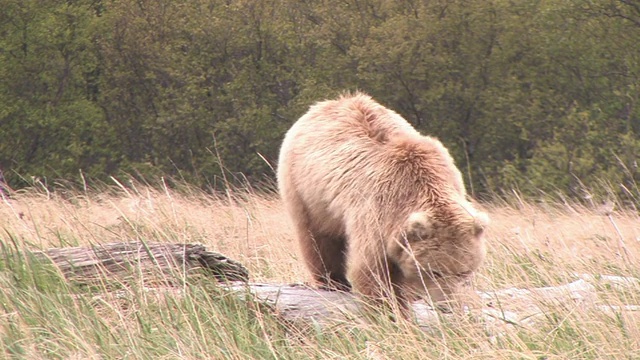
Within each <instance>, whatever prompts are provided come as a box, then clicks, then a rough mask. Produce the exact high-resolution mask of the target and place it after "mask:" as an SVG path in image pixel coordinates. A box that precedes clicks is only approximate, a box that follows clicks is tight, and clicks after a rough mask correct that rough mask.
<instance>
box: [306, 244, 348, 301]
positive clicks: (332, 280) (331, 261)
mask: <svg viewBox="0 0 640 360" xmlns="http://www.w3.org/2000/svg"><path fill="white" fill-rule="evenodd" d="M302 253H303V255H304V258H305V261H306V263H307V267H308V268H309V270H310V271H311V274H312V276H313V279H314V280H315V281H316V282H317V283H318V284H320V286H321V287H322V288H324V289H327V290H340V291H350V290H351V284H350V283H349V281H348V280H347V276H346V272H347V269H346V242H345V238H344V236H335V235H334V236H328V235H322V234H312V233H311V232H308V233H307V238H306V239H304V240H303V241H302Z"/></svg>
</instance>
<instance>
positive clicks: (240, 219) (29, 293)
mask: <svg viewBox="0 0 640 360" xmlns="http://www.w3.org/2000/svg"><path fill="white" fill-rule="evenodd" d="M1 200H2V201H1V202H0V228H1V230H0V289H2V291H0V347H1V348H2V349H4V350H3V351H2V352H1V353H0V357H2V358H7V359H9V358H29V359H41V358H52V359H391V358H395V359H637V358H640V311H638V312H635V311H632V310H631V309H627V310H625V309H624V308H622V307H616V306H617V305H623V304H640V287H638V286H637V285H636V286H635V287H633V286H631V287H630V288H628V289H620V288H617V287H611V286H606V285H602V286H596V289H597V303H598V304H603V305H611V309H613V310H611V311H600V310H597V309H594V308H591V307H584V306H579V305H578V304H574V303H572V302H553V301H548V302H544V300H540V301H541V302H544V303H541V304H538V305H539V306H540V307H541V308H543V309H544V313H543V314H541V315H542V316H541V317H540V319H541V320H539V321H538V322H537V325H536V326H534V327H531V326H520V325H518V324H514V325H512V326H509V327H508V329H507V330H506V331H504V332H501V333H495V332H490V331H487V328H486V326H485V324H483V322H482V321H477V320H474V316H473V310H471V312H470V313H469V314H467V315H465V316H447V315H442V318H441V319H440V320H441V321H439V322H438V323H437V326H436V327H435V328H434V330H433V331H428V332H425V331H423V330H421V329H420V328H419V327H418V326H416V325H415V324H413V323H411V322H409V321H404V320H398V321H395V322H394V321H391V320H389V318H388V317H386V316H379V317H377V318H372V319H370V321H364V322H363V321H348V320H345V321H344V322H340V323H337V324H335V325H332V326H307V327H299V326H293V325H291V324H289V323H287V322H285V321H282V319H280V318H279V317H278V316H277V315H275V314H272V313H271V312H270V311H269V310H268V309H267V308H265V307H264V306H261V305H260V304H259V303H258V302H256V301H253V300H251V299H240V298H238V297H237V296H234V295H230V294H229V293H227V292H225V291H224V290H222V289H220V288H218V287H216V286H214V285H212V284H209V283H206V282H204V281H202V280H198V281H192V282H185V283H184V284H183V285H182V286H181V287H180V288H179V289H177V290H176V291H169V290H166V291H149V289H147V288H145V287H144V286H137V285H136V284H135V283H134V284H121V285H122V286H120V288H119V289H118V290H117V291H114V290H113V289H112V288H111V287H107V286H104V287H101V286H92V287H80V286H76V285H74V284H73V283H70V282H68V281H66V280H65V279H64V278H63V277H62V276H61V275H60V274H59V273H56V272H55V271H51V269H50V268H47V267H46V266H38V265H37V264H35V265H34V264H33V263H32V262H30V261H29V259H28V253H27V252H26V251H27V250H38V249H47V248H52V247H67V246H79V245H94V244H100V243H107V242H121V241H131V240H137V241H147V242H167V243H202V244H204V245H206V246H207V248H208V249H210V250H214V251H218V252H221V253H223V254H225V255H227V256H229V257H230V258H232V259H235V260H237V261H240V262H241V263H243V264H244V265H245V266H246V267H247V268H248V269H249V272H250V274H251V281H253V282H268V283H299V282H307V281H309V277H308V274H307V272H306V269H305V268H304V265H303V264H302V261H301V259H300V256H299V254H298V252H297V245H296V243H295V241H294V237H293V232H292V228H291V225H290V222H289V219H288V218H287V216H286V214H285V212H284V209H283V207H282V204H281V202H280V201H279V199H278V197H277V195H275V194H272V193H259V192H254V191H251V189H248V188H245V189H240V190H236V191H230V192H228V193H226V194H222V195H219V196H214V195H211V194H208V193H205V192H203V191H201V190H198V189H193V188H190V187H187V186H185V187H182V188H180V189H167V188H164V189H162V188H160V189H158V188H152V187H149V186H144V185H137V184H128V185H126V186H125V185H122V184H120V183H118V184H116V185H114V186H101V187H99V188H97V189H93V190H90V189H87V190H85V191H82V190H68V191H65V190H59V191H56V192H55V193H52V192H49V191H47V190H46V189H45V188H43V187H38V186H35V187H33V188H30V189H25V190H21V191H19V192H16V193H14V194H12V197H11V198H10V199H9V198H6V197H5V198H2V199H1ZM616 205H618V206H616ZM484 207H485V209H486V210H487V211H488V213H489V214H490V217H491V225H490V227H489V229H488V233H487V238H486V240H487V244H488V254H487V259H486V261H485V263H484V265H483V266H482V268H481V269H480V271H479V272H478V273H477V274H476V276H475V278H474V281H473V286H474V287H475V288H476V289H479V290H483V291H492V290H498V289H504V288H513V287H515V288H522V289H529V288H536V287H544V286H558V285H563V284H567V283H569V282H571V281H574V280H576V279H577V278H578V277H579V276H580V275H581V274H593V275H596V278H597V275H618V276H625V277H636V278H640V222H639V220H640V219H639V215H638V213H637V212H636V211H631V210H624V209H621V206H619V204H616V203H615V202H611V203H609V204H604V205H603V204H602V203H601V202H600V201H596V200H594V201H593V202H586V203H582V204H577V203H574V202H569V201H564V200H562V199H561V198H557V199H551V200H546V201H532V200H523V199H521V198H520V197H518V196H517V194H514V195H513V196H512V197H511V198H510V199H509V200H508V201H500V202H494V203H489V204H484ZM616 309H617V310H616Z"/></svg>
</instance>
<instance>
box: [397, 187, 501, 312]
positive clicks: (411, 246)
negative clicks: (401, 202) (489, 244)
mask: <svg viewBox="0 0 640 360" xmlns="http://www.w3.org/2000/svg"><path fill="white" fill-rule="evenodd" d="M488 223H489V217H488V216H487V214H486V213H484V212H481V211H478V210H477V209H475V208H474V207H473V205H472V204H471V203H469V202H468V201H467V200H466V199H461V198H458V199H455V198H454V199H453V200H450V201H447V202H443V203H441V204H439V205H438V206H434V207H432V208H429V209H424V210H420V211H417V212H413V213H411V214H410V215H409V216H408V218H407V220H406V222H405V224H404V226H403V229H402V231H401V235H400V239H399V240H398V241H396V243H395V248H394V249H390V251H392V253H391V254H392V255H391V256H392V257H393V258H394V261H395V263H396V265H397V266H398V268H399V269H400V271H401V276H402V284H403V292H404V293H405V296H407V298H409V299H411V300H413V299H416V298H417V297H419V296H422V295H425V293H428V295H429V297H430V298H431V300H432V301H433V302H442V301H446V300H449V299H450V295H452V294H454V293H456V292H458V291H459V290H460V289H461V285H463V284H465V283H467V282H468V281H469V279H470V277H471V275H472V274H473V272H474V271H476V270H477V269H478V267H479V266H480V264H481V263H482V261H483V260H484V257H485V254H486V250H485V244H484V239H483V237H484V231H485V229H486V227H487V225H488Z"/></svg>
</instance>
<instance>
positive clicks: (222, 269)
mask: <svg viewBox="0 0 640 360" xmlns="http://www.w3.org/2000/svg"><path fill="white" fill-rule="evenodd" d="M32 254H33V255H34V256H35V257H36V258H38V259H40V260H44V259H47V260H50V261H52V262H53V263H54V264H55V265H56V266H57V267H58V268H59V269H60V271H61V272H62V274H64V276H65V277H67V278H68V279H70V280H73V281H76V282H81V283H82V282H85V283H92V282H95V281H99V280H101V279H102V280H104V278H105V275H106V276H109V277H115V278H118V279H122V278H127V277H130V276H134V275H136V274H139V275H150V274H156V275H158V274H159V275H163V276H164V277H163V279H166V280H168V281H171V280H172V279H175V278H176V275H178V276H177V278H179V277H180V276H182V275H184V274H189V273H192V272H194V271H199V272H200V273H204V274H205V275H210V276H212V277H213V278H215V279H216V280H218V281H245V282H246V281H248V280H249V272H248V271H247V269H246V268H245V267H244V266H243V265H242V264H240V263H238V262H237V261H234V260H231V259H229V258H227V257H226V256H224V255H222V254H219V253H217V252H213V251H207V249H206V248H205V247H204V246H203V245H200V244H163V243H143V242H123V243H107V244H99V245H94V246H91V247H70V248H59V249H58V248H54V249H49V250H46V251H36V252H33V253H32ZM155 278H156V280H157V277H155Z"/></svg>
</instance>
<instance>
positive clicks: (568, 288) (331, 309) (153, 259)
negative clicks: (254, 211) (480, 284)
mask: <svg viewBox="0 0 640 360" xmlns="http://www.w3.org/2000/svg"><path fill="white" fill-rule="evenodd" d="M32 254H33V255H34V257H35V259H37V260H38V261H51V262H52V263H53V264H55V266H56V267H57V268H58V269H59V271H61V273H62V274H64V276H65V277H66V278H68V279H69V280H71V281H74V282H79V283H88V284H90V283H95V282H96V281H102V283H104V279H105V277H106V278H108V279H112V278H114V277H115V278H118V279H119V281H128V280H130V279H131V276H132V274H133V275H136V274H137V276H138V277H142V278H145V275H146V274H156V275H157V274H158V272H160V274H161V275H163V276H161V278H163V279H168V280H166V281H162V282H161V283H162V286H160V287H157V286H156V287H153V285H157V284H158V282H157V281H152V282H151V283H148V282H143V283H144V284H145V286H148V285H152V287H148V288H147V289H148V290H149V291H166V290H167V287H166V286H167V285H168V286H175V285H177V284H176V281H171V279H185V278H186V277H188V276H189V275H190V274H192V273H198V274H204V275H205V276H209V277H211V278H212V279H213V280H214V281H216V282H219V283H220V285H221V287H223V288H225V289H228V290H229V291H234V292H238V293H239V295H241V297H246V294H253V296H254V297H255V298H256V299H257V300H258V301H260V302H263V303H266V304H268V305H269V307H270V308H271V309H273V310H274V311H275V312H277V313H278V314H279V315H281V316H282V317H283V318H285V319H287V320H291V321H312V322H315V323H320V324H326V323H331V322H343V321H345V320H347V319H354V318H359V317H361V316H362V314H363V312H362V310H363V303H362V302H361V301H360V300H359V299H358V297H357V296H354V295H353V294H351V293H345V292H339V291H327V290H322V289H315V288H311V287H309V286H306V285H303V284H258V283H250V282H248V280H249V273H248V271H247V269H246V268H245V267H244V266H242V264H240V263H238V262H237V261H234V260H231V259H229V258H227V257H226V256H224V255H222V254H219V253H216V252H212V251H207V250H206V248H205V247H204V246H203V245H200V244H159V243H142V242H127V243H109V244H101V245H94V246H91V247H73V248H60V249H49V250H46V251H36V252H32ZM176 275H178V276H176ZM149 278H153V279H157V278H158V277H157V276H150V277H149ZM576 278H577V280H575V281H573V282H571V283H569V284H565V285H561V286H555V287H543V288H534V289H518V288H510V289H500V290H495V291H478V292H477V295H478V297H479V299H480V300H481V301H480V307H479V308H475V309H472V310H467V311H466V312H471V313H473V314H474V315H476V316H477V317H478V318H479V319H480V320H481V321H483V322H484V323H485V324H486V326H487V327H491V329H488V330H490V331H491V332H492V333H501V332H503V331H504V330H505V329H504V328H505V327H509V326H517V327H532V326H536V324H537V321H538V320H539V319H542V318H544V315H545V309H546V308H548V305H551V306H553V305H554V304H563V305H564V306H568V307H574V308H590V309H596V310H599V311H605V312H607V311H608V312H616V311H617V312H619V311H639V310H640V306H638V305H619V306H612V305H609V304H607V303H606V302H602V301H599V298H598V294H597V286H609V287H614V288H617V289H626V290H631V291H634V292H638V291H640V279H636V278H627V277H619V276H602V275H599V276H593V275H588V274H584V275H576ZM413 309H414V313H415V315H416V319H417V321H418V323H419V324H420V325H421V326H423V327H426V328H430V327H432V326H434V325H436V324H437V323H438V318H439V316H443V314H441V313H439V312H437V311H436V310H434V309H433V308H432V307H431V306H429V305H428V304H427V303H426V302H424V301H418V302H415V303H414V304H413Z"/></svg>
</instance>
